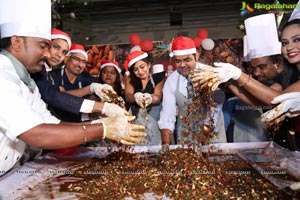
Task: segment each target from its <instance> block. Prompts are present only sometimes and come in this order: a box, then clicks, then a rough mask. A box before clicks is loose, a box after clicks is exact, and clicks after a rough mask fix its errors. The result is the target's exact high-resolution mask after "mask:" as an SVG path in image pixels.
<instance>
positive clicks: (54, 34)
mask: <svg viewBox="0 0 300 200" xmlns="http://www.w3.org/2000/svg"><path fill="white" fill-rule="evenodd" d="M55 39H63V40H66V42H67V43H68V45H69V50H70V48H71V45H72V40H71V37H70V36H69V35H68V34H67V33H65V32H63V31H61V30H59V29H57V28H53V29H52V30H51V40H55Z"/></svg>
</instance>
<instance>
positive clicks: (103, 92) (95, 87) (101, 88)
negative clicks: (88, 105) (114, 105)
mask: <svg viewBox="0 0 300 200" xmlns="http://www.w3.org/2000/svg"><path fill="white" fill-rule="evenodd" d="M90 91H91V92H92V93H95V94H96V95H97V96H98V97H100V98H101V99H102V100H110V97H109V93H113V94H117V93H116V92H115V91H114V89H113V88H112V87H111V86H110V85H108V84H100V83H91V85H90Z"/></svg>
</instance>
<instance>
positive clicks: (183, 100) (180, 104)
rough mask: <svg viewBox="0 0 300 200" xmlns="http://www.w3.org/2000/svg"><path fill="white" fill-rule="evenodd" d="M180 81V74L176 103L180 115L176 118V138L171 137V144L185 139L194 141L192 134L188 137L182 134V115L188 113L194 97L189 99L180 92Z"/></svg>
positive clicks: (179, 142)
mask: <svg viewBox="0 0 300 200" xmlns="http://www.w3.org/2000/svg"><path fill="white" fill-rule="evenodd" d="M179 81H180V76H178V79H177V83H176V90H175V98H176V105H177V109H178V115H177V120H176V126H175V127H176V128H175V131H174V138H172V139H171V144H173V143H174V144H181V143H182V142H183V140H184V141H192V135H191V134H190V135H189V136H188V137H183V136H182V134H181V133H182V131H183V129H184V128H183V126H182V122H181V118H182V116H184V115H186V109H187V105H190V104H191V103H192V99H188V98H187V97H186V96H185V95H183V94H182V93H181V92H179Z"/></svg>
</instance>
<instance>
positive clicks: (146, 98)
mask: <svg viewBox="0 0 300 200" xmlns="http://www.w3.org/2000/svg"><path fill="white" fill-rule="evenodd" d="M151 103H152V96H151V94H149V93H144V105H145V108H147V107H148V106H149V105H151Z"/></svg>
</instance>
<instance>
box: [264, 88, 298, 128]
mask: <svg viewBox="0 0 300 200" xmlns="http://www.w3.org/2000/svg"><path fill="white" fill-rule="evenodd" d="M271 103H272V104H279V105H278V106H276V107H275V108H273V109H272V110H269V111H268V112H265V113H263V114H262V121H263V122H266V123H268V124H270V125H272V124H275V123H280V122H281V121H283V120H284V119H285V118H286V117H289V118H291V117H296V116H297V115H299V114H300V92H291V93H286V94H282V95H279V96H277V97H275V98H274V99H273V100H272V102H271Z"/></svg>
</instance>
